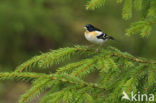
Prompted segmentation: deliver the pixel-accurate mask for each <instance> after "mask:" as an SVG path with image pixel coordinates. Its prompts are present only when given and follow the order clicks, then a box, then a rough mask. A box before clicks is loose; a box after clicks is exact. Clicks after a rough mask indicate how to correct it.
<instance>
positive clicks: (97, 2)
mask: <svg viewBox="0 0 156 103" xmlns="http://www.w3.org/2000/svg"><path fill="white" fill-rule="evenodd" d="M105 2H106V0H90V1H89V2H88V4H87V7H86V9H92V10H94V9H95V8H98V7H102V6H103V5H104V4H105Z"/></svg>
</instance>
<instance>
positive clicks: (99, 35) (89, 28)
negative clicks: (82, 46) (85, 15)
mask: <svg viewBox="0 0 156 103" xmlns="http://www.w3.org/2000/svg"><path fill="white" fill-rule="evenodd" d="M84 28H85V29H86V31H85V33H84V35H85V38H86V39H87V40H88V41H90V42H92V43H94V44H99V45H102V44H103V43H105V42H106V41H107V40H114V38H113V37H111V36H108V35H107V34H106V33H103V32H102V31H101V30H100V29H98V28H96V27H94V26H93V25H91V24H87V25H86V26H85V27H84Z"/></svg>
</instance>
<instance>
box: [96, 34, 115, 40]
mask: <svg viewBox="0 0 156 103" xmlns="http://www.w3.org/2000/svg"><path fill="white" fill-rule="evenodd" d="M97 38H98V39H103V40H106V39H109V40H114V38H113V37H111V36H108V35H107V34H105V33H102V34H101V35H98V36H97Z"/></svg>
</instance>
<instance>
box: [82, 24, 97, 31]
mask: <svg viewBox="0 0 156 103" xmlns="http://www.w3.org/2000/svg"><path fill="white" fill-rule="evenodd" d="M84 28H85V29H86V30H88V31H93V30H94V29H95V27H94V26H93V25H91V24H87V25H86V26H85V27H84Z"/></svg>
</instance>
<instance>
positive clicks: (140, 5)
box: [87, 0, 156, 37]
mask: <svg viewBox="0 0 156 103" xmlns="http://www.w3.org/2000/svg"><path fill="white" fill-rule="evenodd" d="M122 1H123V0H117V3H121V2H122ZM104 3H105V0H91V1H89V3H88V4H87V9H92V10H94V9H96V8H98V7H102V6H103V5H104ZM133 8H135V9H133ZM133 10H138V11H139V12H141V13H140V19H141V21H138V22H134V23H132V24H131V26H130V28H128V29H127V30H126V34H128V35H132V34H139V35H141V36H142V37H145V36H147V35H148V34H150V31H151V30H152V26H153V25H152V24H155V23H156V21H155V20H156V19H155V18H156V1H155V0H124V3H123V9H122V18H123V19H125V20H128V19H130V18H131V17H132V14H133V13H132V11H133Z"/></svg>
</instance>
